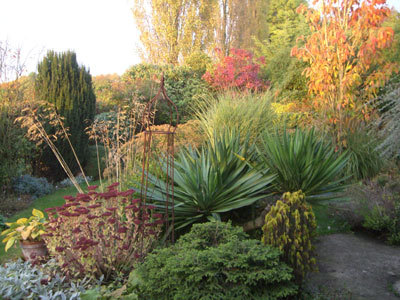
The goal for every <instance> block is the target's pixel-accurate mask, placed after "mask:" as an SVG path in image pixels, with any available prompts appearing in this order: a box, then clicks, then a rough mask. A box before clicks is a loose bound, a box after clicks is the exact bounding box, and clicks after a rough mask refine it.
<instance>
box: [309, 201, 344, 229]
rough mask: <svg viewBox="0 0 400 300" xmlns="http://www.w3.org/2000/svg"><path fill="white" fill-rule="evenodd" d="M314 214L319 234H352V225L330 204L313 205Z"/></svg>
mask: <svg viewBox="0 0 400 300" xmlns="http://www.w3.org/2000/svg"><path fill="white" fill-rule="evenodd" d="M312 209H313V212H314V214H315V219H316V221H317V234H318V235H326V234H333V233H343V232H350V225H349V224H348V223H347V222H346V221H345V220H344V219H343V218H341V217H340V215H338V214H337V213H336V211H335V210H334V209H332V207H330V206H329V205H328V204H313V205H312Z"/></svg>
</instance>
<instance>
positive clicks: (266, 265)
mask: <svg viewBox="0 0 400 300" xmlns="http://www.w3.org/2000/svg"><path fill="white" fill-rule="evenodd" d="M279 255H280V252H279V251H278V250H276V249H274V248H272V247H269V246H266V247H264V246H263V245H262V244H261V243H260V241H257V240H249V239H248V236H247V235H246V234H245V233H244V232H243V229H241V228H239V227H233V226H232V225H231V224H230V223H221V222H210V223H205V224H196V225H193V227H192V230H191V231H190V232H189V233H187V234H185V235H183V236H181V238H180V239H179V240H178V241H177V243H176V244H175V245H173V246H171V247H168V248H164V249H157V250H155V251H154V252H153V253H151V254H149V255H148V257H147V258H146V260H145V261H144V263H143V264H141V265H139V266H138V267H137V269H136V270H135V271H134V275H135V276H134V277H133V279H135V280H136V281H137V285H136V291H137V293H138V295H139V299H148V300H152V299H154V300H162V299H175V300H178V299H179V300H183V299H185V300H190V299H203V300H205V299H218V300H223V299H226V300H228V299H229V300H233V299H237V300H242V299H286V297H288V296H290V295H294V294H295V293H296V290H297V288H296V286H295V285H294V284H293V283H292V282H291V280H292V275H291V269H290V268H289V267H287V266H286V265H285V264H284V263H281V262H280V261H279Z"/></svg>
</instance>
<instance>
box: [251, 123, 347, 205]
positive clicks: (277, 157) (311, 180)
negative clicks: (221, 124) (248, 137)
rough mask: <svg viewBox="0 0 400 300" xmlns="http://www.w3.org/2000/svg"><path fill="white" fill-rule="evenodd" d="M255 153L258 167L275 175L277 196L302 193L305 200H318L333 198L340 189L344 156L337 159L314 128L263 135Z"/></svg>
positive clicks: (331, 147) (345, 155)
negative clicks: (286, 192) (286, 193)
mask: <svg viewBox="0 0 400 300" xmlns="http://www.w3.org/2000/svg"><path fill="white" fill-rule="evenodd" d="M258 153H259V158H260V162H261V163H260V165H259V168H260V169H261V170H264V169H266V168H267V169H268V168H269V169H270V171H271V173H272V174H276V176H277V177H276V179H275V181H274V182H273V184H272V188H273V189H274V191H275V192H277V193H283V192H285V191H289V192H296V191H298V190H302V191H303V192H304V193H305V195H306V197H307V200H318V199H334V198H335V197H338V196H339V194H338V192H340V191H342V189H343V183H344V181H345V180H346V178H345V177H343V176H341V174H342V172H343V168H344V167H345V166H346V163H347V162H348V156H347V153H343V154H341V155H339V156H338V155H337V153H335V148H334V147H333V146H332V145H331V144H330V143H328V142H325V141H324V140H322V138H320V137H318V136H317V135H316V133H315V132H314V129H312V130H304V131H303V130H300V129H297V130H296V131H294V132H287V131H286V130H284V132H283V133H282V134H280V133H279V132H276V133H275V134H269V133H266V134H265V135H264V136H263V137H262V143H261V146H260V147H259V148H258Z"/></svg>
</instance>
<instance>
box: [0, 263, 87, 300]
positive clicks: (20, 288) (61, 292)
mask: <svg viewBox="0 0 400 300" xmlns="http://www.w3.org/2000/svg"><path fill="white" fill-rule="evenodd" d="M52 263H53V262H52V261H50V262H48V263H47V264H46V265H43V266H40V267H39V266H33V265H31V263H30V262H22V261H17V262H9V263H6V264H5V265H4V266H0V298H2V299H3V298H4V299H10V300H14V299H15V300H18V299H46V300H53V299H54V300H56V299H71V300H73V299H76V300H78V299H80V295H81V294H82V293H83V292H85V290H86V289H88V288H91V287H92V284H91V282H90V281H88V280H86V279H84V280H81V281H75V282H74V283H72V282H69V281H67V280H66V278H65V276H62V275H60V274H58V273H56V274H47V273H46V272H44V271H45V270H46V269H47V267H48V266H49V265H50V264H52ZM51 273H52V272H51Z"/></svg>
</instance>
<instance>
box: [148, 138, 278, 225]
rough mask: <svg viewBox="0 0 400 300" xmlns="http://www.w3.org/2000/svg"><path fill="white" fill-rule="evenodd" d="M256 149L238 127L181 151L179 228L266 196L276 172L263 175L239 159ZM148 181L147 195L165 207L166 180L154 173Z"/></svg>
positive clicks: (177, 200) (176, 189) (177, 176)
mask: <svg viewBox="0 0 400 300" xmlns="http://www.w3.org/2000/svg"><path fill="white" fill-rule="evenodd" d="M254 153H255V149H254V147H252V146H249V142H248V139H247V140H245V142H243V141H241V139H240V135H239V134H236V132H235V131H228V132H225V133H222V134H217V135H215V137H214V138H213V139H212V140H211V141H210V142H209V143H207V145H206V146H205V147H203V148H202V149H201V150H193V149H190V148H188V149H185V150H183V151H181V152H180V153H179V154H178V156H177V158H176V160H175V164H174V183H175V185H174V199H175V224H176V228H182V227H185V226H187V225H190V224H192V223H195V222H201V221H205V220H207V219H208V220H210V219H218V218H219V214H220V213H224V212H227V211H231V210H234V209H237V208H241V207H244V206H247V205H251V204H253V203H254V202H255V201H257V200H259V199H261V198H263V197H264V196H265V195H263V192H264V191H265V190H266V188H267V186H268V185H269V184H270V183H271V182H272V180H273V178H274V176H271V175H269V174H268V175H263V174H262V173H261V172H258V171H257V170H255V169H252V168H250V167H249V166H248V164H246V163H245V162H244V161H242V160H241V159H239V157H252V156H253V155H254ZM164 169H165V167H164ZM149 182H150V185H149V186H151V187H149V188H148V191H147V198H148V199H151V200H152V201H153V202H154V203H155V204H157V205H158V206H159V207H160V208H162V207H164V206H165V199H166V194H167V191H166V184H165V182H164V181H163V180H160V179H159V178H156V177H155V176H152V175H149ZM170 211H171V210H170Z"/></svg>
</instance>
